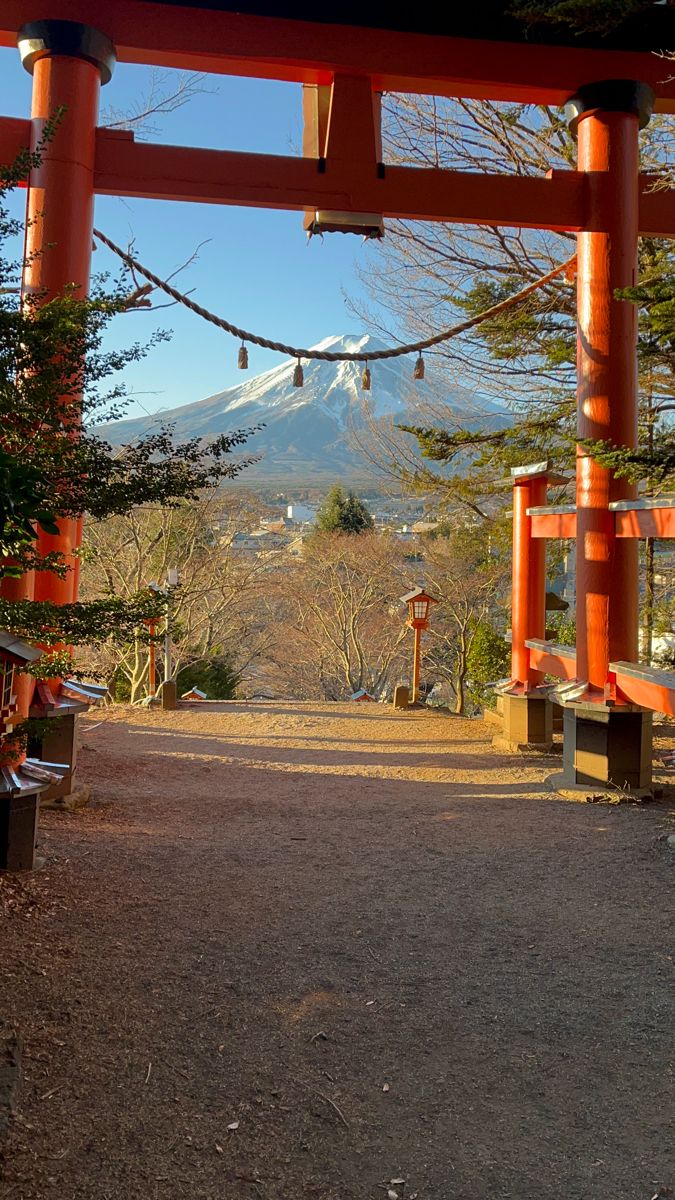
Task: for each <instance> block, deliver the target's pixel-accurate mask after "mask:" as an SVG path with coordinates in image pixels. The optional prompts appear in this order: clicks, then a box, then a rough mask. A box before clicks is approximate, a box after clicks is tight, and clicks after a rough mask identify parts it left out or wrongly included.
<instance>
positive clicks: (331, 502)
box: [316, 485, 374, 533]
mask: <svg viewBox="0 0 675 1200" xmlns="http://www.w3.org/2000/svg"><path fill="white" fill-rule="evenodd" d="M316 527H317V529H319V530H320V531H321V533H364V532H365V531H366V530H368V529H373V528H374V523H373V518H372V517H371V515H370V513H369V512H368V509H367V508H366V506H365V504H364V503H363V501H362V500H359V498H358V496H356V495H354V492H345V491H343V489H342V488H341V487H339V485H336V486H335V487H333V488H331V490H330V492H329V493H328V495H327V496H326V499H325V500H324V502H323V504H322V505H321V508H320V509H319V511H318V513H317V514H316Z"/></svg>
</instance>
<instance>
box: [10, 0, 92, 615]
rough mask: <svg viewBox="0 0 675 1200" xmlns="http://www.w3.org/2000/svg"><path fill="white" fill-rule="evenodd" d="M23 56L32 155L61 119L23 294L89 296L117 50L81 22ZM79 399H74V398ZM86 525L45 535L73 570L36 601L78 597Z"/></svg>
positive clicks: (51, 581)
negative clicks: (105, 90) (102, 128)
mask: <svg viewBox="0 0 675 1200" xmlns="http://www.w3.org/2000/svg"><path fill="white" fill-rule="evenodd" d="M18 46H19V53H20V55H21V61H22V62H23V65H24V67H25V68H26V70H27V71H29V72H30V74H31V75H32V76H33V99H32V105H31V147H30V148H31V150H35V149H36V148H37V147H38V145H39V143H40V139H41V138H42V135H43V132H44V128H45V125H46V123H47V121H48V120H49V119H50V118H54V117H55V116H58V117H59V124H58V128H57V129H56V132H55V133H54V135H53V137H52V138H51V140H49V141H48V142H47V144H46V145H45V146H44V148H43V149H42V150H41V159H42V161H41V163H40V165H39V166H38V167H37V168H36V169H35V170H33V171H31V174H30V178H29V181H28V199H27V208H26V265H25V267H24V274H23V288H22V290H23V294H24V295H26V294H28V295H30V294H33V295H35V294H40V296H44V298H45V300H49V299H51V298H52V297H54V296H59V295H63V293H64V292H65V291H66V290H67V289H68V288H74V289H75V291H74V295H75V297H76V298H78V299H81V298H84V297H85V296H86V295H87V291H88V288H89V273H90V268H91V252H92V239H93V234H92V229H93V223H94V162H95V153H96V121H97V118H98V101H99V92H100V89H101V82H103V83H107V82H108V80H109V79H110V77H111V75H112V69H113V66H114V62H115V53H114V49H113V45H112V42H111V41H110V39H109V38H108V37H106V36H105V34H102V33H99V32H98V30H96V29H91V28H90V27H89V26H87V25H81V24H79V23H78V22H76V21H34V22H31V24H29V25H24V27H23V28H22V29H21V30H20V32H19V37H18ZM69 401H72V397H69ZM81 538H82V528H81V521H79V520H76V519H72V518H62V519H61V520H60V521H59V533H58V534H54V535H51V534H47V533H44V532H42V531H39V532H38V549H39V551H40V552H41V553H43V554H48V553H49V552H50V551H57V552H58V553H59V554H60V555H62V556H63V558H64V560H65V561H66V563H67V564H68V567H69V568H70V569H69V571H68V573H67V574H66V575H65V576H64V577H63V578H62V579H61V578H59V576H58V575H55V574H54V573H53V572H51V571H40V572H38V573H37V575H36V577H35V585H34V599H35V600H51V601H52V602H53V603H55V604H68V603H70V602H71V601H73V600H76V599H77V591H78V577H79V560H78V558H77V555H76V553H74V552H76V551H77V550H78V548H79V546H80V543H81Z"/></svg>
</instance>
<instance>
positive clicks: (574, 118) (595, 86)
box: [565, 79, 655, 133]
mask: <svg viewBox="0 0 675 1200" xmlns="http://www.w3.org/2000/svg"><path fill="white" fill-rule="evenodd" d="M654 100H655V96H654V91H653V88H650V86H649V84H648V83H640V82H639V81H637V80H635V79H601V80H599V81H598V82H597V83H586V84H584V86H583V87H580V88H579V89H578V91H577V92H576V93H575V94H574V96H572V97H571V98H570V99H569V100H568V101H567V104H566V105H565V116H566V117H567V123H568V125H569V127H570V130H571V132H572V133H576V130H577V125H578V124H579V120H580V118H581V117H582V116H583V115H584V113H587V112H591V111H597V110H599V111H601V112H622V113H635V115H636V116H637V118H638V120H639V122H640V129H644V127H645V125H647V124H648V122H649V118H650V117H651V115H652V110H653V108H654Z"/></svg>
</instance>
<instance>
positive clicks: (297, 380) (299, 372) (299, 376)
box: [293, 359, 305, 387]
mask: <svg viewBox="0 0 675 1200" xmlns="http://www.w3.org/2000/svg"><path fill="white" fill-rule="evenodd" d="M304 382H305V372H304V371H303V369H302V363H301V362H300V359H298V361H297V362H296V364H295V370H294V371H293V387H302V385H303V383H304Z"/></svg>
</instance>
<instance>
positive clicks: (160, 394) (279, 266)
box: [0, 49, 376, 415]
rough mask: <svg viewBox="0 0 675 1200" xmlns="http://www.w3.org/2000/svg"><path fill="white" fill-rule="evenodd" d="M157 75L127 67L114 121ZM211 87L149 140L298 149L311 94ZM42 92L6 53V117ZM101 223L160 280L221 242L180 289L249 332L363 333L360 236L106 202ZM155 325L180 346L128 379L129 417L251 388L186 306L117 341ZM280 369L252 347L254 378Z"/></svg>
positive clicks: (0, 56)
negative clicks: (354, 302) (315, 234)
mask: <svg viewBox="0 0 675 1200" xmlns="http://www.w3.org/2000/svg"><path fill="white" fill-rule="evenodd" d="M151 74H152V73H151V71H150V69H149V68H145V67H137V66H128V65H126V64H118V66H117V68H116V70H115V73H114V75H113V78H112V80H111V82H110V83H109V84H107V85H106V86H105V87H104V88H103V89H102V93H101V107H102V112H103V115H105V113H104V110H105V108H106V107H108V108H114V109H116V110H118V112H119V111H122V112H124V111H129V110H130V109H132V108H134V107H135V105H136V104H137V103H138V101H139V99H140V98H142V97H143V96H144V95H145V94H146V93H147V91H148V88H149V86H150V79H151ZM166 74H167V75H168V74H169V73H168V72H167V73H166ZM203 86H204V87H205V88H206V89H208V91H207V92H205V93H203V94H200V95H196V96H195V97H193V98H192V99H191V100H190V101H189V103H188V104H187V105H186V106H185V107H183V108H181V109H179V110H178V111H176V112H174V113H172V114H169V115H167V116H161V117H159V118H158V119H157V122H156V123H157V125H158V128H157V131H156V132H155V133H153V134H152V135H149V136H148V139H147V140H150V141H163V142H168V143H173V144H180V145H186V146H208V147H212V148H214V149H231V150H250V151H252V152H260V153H264V152H269V153H276V154H290V153H296V152H298V147H299V145H300V142H301V136H302V124H301V89H300V87H298V86H295V85H291V84H282V83H275V82H268V81H264V80H249V79H235V78H230V77H228V76H218V77H215V76H207V77H204V84H203ZM30 89H31V80H30V77H29V76H28V74H27V73H26V72H25V71H24V70H23V68H22V67H21V65H20V63H19V58H18V54H16V53H15V52H14V51H12V50H6V49H2V50H0V114H1V115H3V116H27V115H28V113H29V111H30ZM17 204H18V205H19V209H17V211H20V210H22V208H23V196H21V197H17ZM96 223H97V224H98V226H99V227H100V228H101V229H102V230H103V231H104V232H106V233H107V234H108V235H109V236H110V237H111V238H112V239H113V241H116V242H117V243H118V244H121V245H123V246H126V244H127V243H128V241H129V239H130V237H132V236H133V237H134V238H135V242H136V252H137V255H138V257H139V258H140V259H141V261H144V262H145V263H146V264H147V265H148V266H149V267H150V268H151V269H154V270H155V271H157V273H158V274H160V275H161V274H164V273H169V272H170V271H171V270H173V269H174V268H175V267H176V266H177V265H178V264H179V263H181V262H183V261H184V260H185V259H186V258H188V257H189V255H190V254H191V253H192V252H193V250H194V249H195V247H196V246H197V244H198V243H199V242H201V241H203V240H204V239H210V241H209V242H208V245H206V246H204V247H203V248H202V250H201V252H200V256H199V259H198V261H197V262H196V263H195V264H193V265H192V266H191V267H190V268H189V270H187V271H185V272H184V273H183V274H182V275H181V276H180V277H179V281H178V286H179V287H183V288H185V289H186V290H187V289H188V288H190V289H194V297H195V299H198V300H199V301H200V303H202V304H204V305H205V306H206V307H208V308H211V309H213V310H214V311H216V312H217V313H219V314H222V315H223V316H226V317H228V318H229V319H230V320H232V321H234V322H235V323H237V324H239V325H241V326H243V327H245V328H250V329H253V330H254V331H256V332H260V333H262V334H264V335H266V336H269V337H272V338H275V339H281V340H285V341H288V342H290V343H292V344H296V345H298V344H299V345H313V344H314V343H316V342H318V341H320V340H321V339H322V338H324V337H327V336H328V335H329V334H339V333H348V332H358V331H359V328H360V327H359V323H358V322H357V321H356V319H355V318H354V317H353V316H352V315H351V314H350V312H349V311H348V309H347V306H346V303H345V297H344V294H343V293H344V292H347V293H348V294H350V295H351V296H353V297H358V296H359V295H360V294H362V289H361V287H360V285H359V282H358V280H357V277H356V267H357V265H359V266H360V267H362V268H366V269H367V266H368V262H369V259H371V258H372V256H373V255H374V254H375V253H376V251H375V249H374V248H373V247H372V246H369V245H368V244H364V243H363V242H362V241H361V239H359V238H356V237H349V236H342V235H338V234H334V235H332V236H328V237H325V238H323V239H320V238H314V239H313V240H312V241H311V242H310V243H309V244H307V242H306V237H305V234H304V232H303V229H302V214H301V213H287V212H269V211H266V210H263V209H253V208H249V209H245V208H232V207H226V206H224V205H223V206H221V205H197V204H176V203H173V202H168V201H150V200H128V199H124V198H121V197H120V198H118V197H108V196H99V197H97V199H96ZM94 269H95V270H108V269H112V270H116V269H117V264H116V260H115V259H114V258H113V256H112V255H111V254H110V253H109V252H108V251H107V250H103V249H99V250H97V251H96V253H95V255H94ZM155 326H157V327H162V328H169V329H171V330H173V337H172V339H171V341H170V342H169V343H165V344H163V345H161V346H160V347H158V348H157V349H155V350H154V351H152V352H151V354H150V355H149V357H148V358H146V359H145V360H144V361H143V362H142V363H140V364H135V365H134V366H133V367H132V368H130V369H129V371H128V373H127V382H128V385H129V388H130V390H131V391H132V392H133V393H134V395H135V397H136V399H135V400H134V402H133V404H132V406H131V407H130V409H129V415H138V414H140V413H141V412H142V411H150V412H156V411H158V410H159V409H161V408H164V407H169V408H171V407H175V406H176V405H179V404H188V403H191V402H193V401H195V400H199V399H202V398H203V397H205V396H208V395H211V394H213V393H214V392H217V391H220V390H222V389H223V388H226V387H230V386H232V385H233V384H237V383H240V382H241V381H242V378H243V376H242V373H241V372H240V371H238V370H237V368H236V354H237V343H236V342H235V340H234V339H233V338H230V337H228V336H227V335H226V334H224V333H220V332H218V331H217V330H215V329H213V328H212V327H211V326H209V325H207V324H206V323H205V322H203V321H201V320H200V319H199V318H198V317H195V316H193V315H192V314H190V313H188V312H187V311H185V310H184V309H181V308H177V307H174V308H170V309H166V310H163V311H161V312H159V313H157V314H152V313H138V314H130V315H128V316H125V317H120V318H119V319H118V321H117V323H116V329H115V335H114V336H115V340H116V341H117V340H119V341H120V342H121V344H125V343H128V342H131V341H134V340H136V339H137V338H139V339H141V340H142V339H144V338H145V337H146V335H147V334H148V333H150V332H151V330H152V328H153V327H155ZM280 361H281V359H280V356H279V355H275V354H272V353H271V352H269V351H264V350H258V349H256V348H251V349H250V369H251V374H253V373H257V372H259V371H263V370H267V369H268V368H269V367H272V366H276V365H277V364H278V363H279V362H280Z"/></svg>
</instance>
